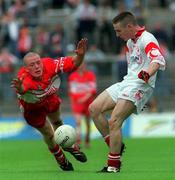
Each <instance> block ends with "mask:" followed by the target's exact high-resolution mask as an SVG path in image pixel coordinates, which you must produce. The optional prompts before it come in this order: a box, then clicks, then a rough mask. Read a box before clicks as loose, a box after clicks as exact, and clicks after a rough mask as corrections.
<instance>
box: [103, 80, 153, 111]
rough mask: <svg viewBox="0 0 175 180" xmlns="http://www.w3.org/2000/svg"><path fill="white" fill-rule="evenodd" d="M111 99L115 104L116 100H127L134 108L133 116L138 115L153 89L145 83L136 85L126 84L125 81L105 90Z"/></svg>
mask: <svg viewBox="0 0 175 180" xmlns="http://www.w3.org/2000/svg"><path fill="white" fill-rule="evenodd" d="M106 91H107V92H108V93H109V95H110V96H111V98H112V99H113V100H114V101H115V102H117V100H118V99H127V100H130V101H132V102H133V103H134V105H135V106H136V112H134V113H135V114H138V113H140V112H141V111H142V109H143V107H144V106H145V104H146V103H147V101H148V100H149V99H150V97H151V95H152V93H153V88H152V87H151V86H149V85H148V84H146V83H143V84H137V83H132V84H128V83H126V82H125V81H122V82H119V83H116V84H113V85H112V86H110V87H109V88H107V89H106Z"/></svg>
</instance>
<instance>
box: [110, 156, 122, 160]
mask: <svg viewBox="0 0 175 180" xmlns="http://www.w3.org/2000/svg"><path fill="white" fill-rule="evenodd" d="M108 158H109V159H111V160H117V159H120V155H117V156H111V155H108Z"/></svg>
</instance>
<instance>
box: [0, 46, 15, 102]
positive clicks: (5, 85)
mask: <svg viewBox="0 0 175 180" xmlns="http://www.w3.org/2000/svg"><path fill="white" fill-rule="evenodd" d="M17 62H18V61H17V57H16V56H14V55H13V54H11V53H10V52H9V50H8V49H7V48H3V49H2V50H1V52H0V84H1V92H0V94H1V98H2V99H4V100H7V101H9V100H11V98H13V96H14V93H13V91H12V89H11V88H10V81H11V79H12V76H13V74H12V73H13V71H14V65H15V64H16V63H17Z"/></svg>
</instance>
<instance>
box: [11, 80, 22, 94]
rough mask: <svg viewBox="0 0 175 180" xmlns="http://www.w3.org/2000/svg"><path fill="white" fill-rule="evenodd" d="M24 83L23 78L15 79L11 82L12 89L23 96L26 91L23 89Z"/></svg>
mask: <svg viewBox="0 0 175 180" xmlns="http://www.w3.org/2000/svg"><path fill="white" fill-rule="evenodd" d="M22 82H23V78H14V79H13V80H12V81H11V87H12V88H15V90H16V91H17V92H18V93H19V94H23V93H24V90H23V87H22Z"/></svg>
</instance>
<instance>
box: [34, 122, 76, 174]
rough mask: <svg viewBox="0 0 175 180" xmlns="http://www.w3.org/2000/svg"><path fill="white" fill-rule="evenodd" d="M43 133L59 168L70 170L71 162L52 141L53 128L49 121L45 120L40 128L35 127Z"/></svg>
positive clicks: (71, 167) (71, 168)
mask: <svg viewBox="0 0 175 180" xmlns="http://www.w3.org/2000/svg"><path fill="white" fill-rule="evenodd" d="M37 129H38V131H39V132H40V133H41V134H42V135H43V138H44V141H45V143H46V144H47V146H48V148H49V150H50V152H51V153H52V154H53V155H54V157H55V159H56V161H57V163H58V164H59V166H60V168H61V169H62V170H64V171H72V170H73V166H72V164H71V163H70V162H69V161H68V160H67V159H66V157H65V155H64V153H63V151H62V149H61V148H60V147H59V146H58V145H57V144H56V142H55V141H54V130H53V127H52V125H51V124H50V122H49V121H47V120H46V122H45V125H44V126H43V127H42V128H37Z"/></svg>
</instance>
